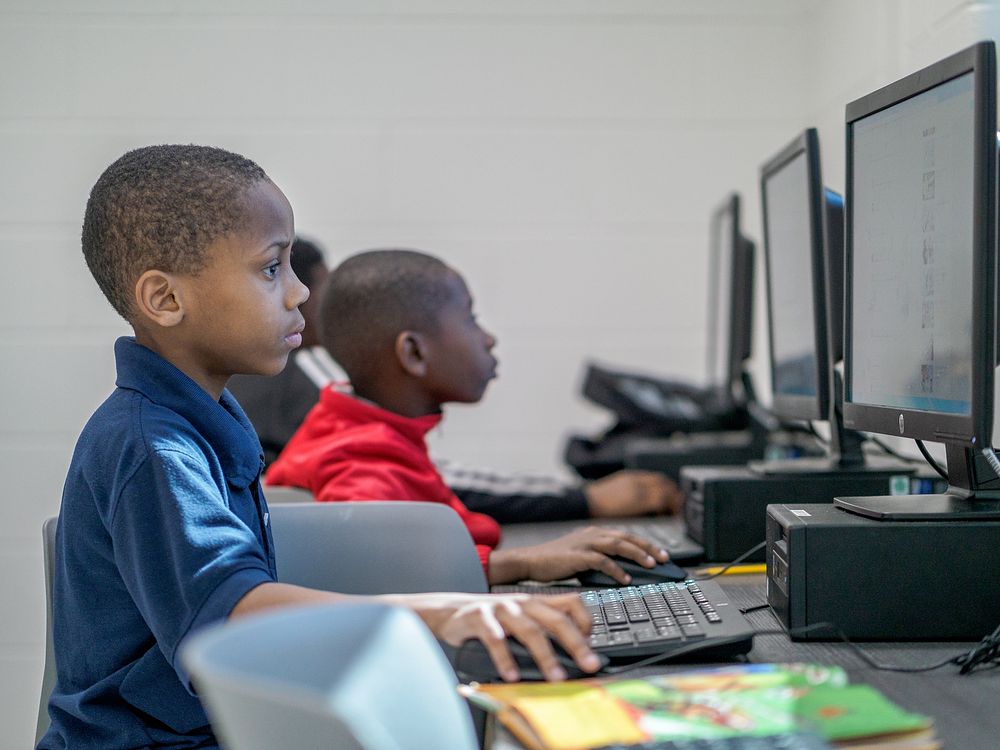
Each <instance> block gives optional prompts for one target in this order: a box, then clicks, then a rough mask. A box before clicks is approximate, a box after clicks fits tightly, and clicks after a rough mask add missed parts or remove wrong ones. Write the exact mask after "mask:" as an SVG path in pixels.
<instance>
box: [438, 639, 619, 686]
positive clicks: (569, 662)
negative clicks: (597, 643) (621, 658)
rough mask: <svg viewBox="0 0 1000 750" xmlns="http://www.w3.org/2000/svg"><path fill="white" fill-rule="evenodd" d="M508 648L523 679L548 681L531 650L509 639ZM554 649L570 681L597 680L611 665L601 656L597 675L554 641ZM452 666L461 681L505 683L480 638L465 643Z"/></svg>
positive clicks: (459, 649)
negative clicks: (581, 679) (586, 678)
mask: <svg viewBox="0 0 1000 750" xmlns="http://www.w3.org/2000/svg"><path fill="white" fill-rule="evenodd" d="M507 646H508V647H509V648H510V653H511V655H512V656H513V657H514V662H515V663H516V664H517V670H518V672H520V673H521V679H522V680H526V681H535V682H538V681H541V680H544V679H545V675H543V674H542V673H541V671H540V670H539V669H538V665H537V664H535V660H534V659H533V658H532V656H531V654H530V653H529V651H528V649H526V648H525V647H524V646H523V645H521V643H520V642H519V641H515V640H513V639H510V640H508V642H507ZM552 650H553V651H554V652H555V655H556V659H558V660H559V664H560V665H562V668H563V669H564V670H565V672H566V678H567V679H570V680H574V679H577V678H580V677H596V676H597V673H599V672H600V671H601V670H602V669H604V668H605V667H606V666H607V665H608V663H609V659H608V657H607V656H605V655H604V654H601V653H598V654H597V658H598V659H600V662H601V666H600V668H599V669H598V670H597V672H594V673H591V672H585V671H583V670H582V669H580V667H579V665H578V664H577V663H576V662H575V661H573V657H571V656H570V655H569V654H568V653H566V651H565V649H563V647H562V646H560V645H559V644H558V643H556V642H555V641H553V642H552ZM452 663H453V664H454V667H455V673H456V674H457V675H458V678H459V679H460V680H463V681H467V682H503V678H502V677H501V676H500V673H499V672H497V668H496V665H495V664H494V663H493V660H492V659H491V658H490V652H489V651H487V650H486V646H484V645H483V642H482V641H480V640H479V639H477V638H473V639H472V640H468V641H465V642H464V643H463V644H462V645H461V646H460V647H459V648H458V649H456V650H455V652H454V656H452Z"/></svg>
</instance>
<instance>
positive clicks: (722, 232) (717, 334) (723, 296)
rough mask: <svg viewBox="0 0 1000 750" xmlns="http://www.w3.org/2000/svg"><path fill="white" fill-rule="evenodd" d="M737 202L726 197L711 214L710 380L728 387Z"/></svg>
mask: <svg viewBox="0 0 1000 750" xmlns="http://www.w3.org/2000/svg"><path fill="white" fill-rule="evenodd" d="M734 208H735V202H734V201H727V202H726V203H725V204H724V205H723V206H722V207H720V208H719V209H718V210H716V212H715V213H714V214H713V215H712V225H711V230H710V232H711V248H710V250H711V255H710V268H709V295H708V382H709V386H710V387H713V388H718V389H724V388H728V387H729V384H730V383H729V379H730V362H731V359H732V345H733V342H732V315H733V272H734V267H733V261H734V247H733V245H734V239H735V232H736V217H735V210H734Z"/></svg>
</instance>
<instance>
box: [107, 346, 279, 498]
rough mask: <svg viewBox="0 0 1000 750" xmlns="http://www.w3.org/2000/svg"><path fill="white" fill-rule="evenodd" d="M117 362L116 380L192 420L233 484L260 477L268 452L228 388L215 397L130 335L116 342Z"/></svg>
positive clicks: (119, 383) (245, 485)
mask: <svg viewBox="0 0 1000 750" xmlns="http://www.w3.org/2000/svg"><path fill="white" fill-rule="evenodd" d="M115 362H116V365H117V369H118V379H117V380H116V381H115V385H117V386H118V387H119V388H126V389H129V390H133V391H137V392H139V393H141V394H142V395H144V396H145V397H146V398H148V399H149V400H150V401H152V402H153V403H155V404H158V405H159V406H162V407H164V408H166V409H170V410H171V411H173V412H175V413H177V414H179V415H180V416H181V417H183V418H184V419H186V420H187V421H188V422H190V423H191V424H192V426H194V428H195V429H196V430H197V431H198V432H199V433H200V434H201V435H202V437H204V438H205V440H207V441H208V443H209V445H210V446H211V447H212V450H214V451H215V453H216V455H217V456H218V457H219V461H220V462H221V463H222V469H223V471H224V472H225V475H226V478H227V479H228V480H229V481H230V482H231V483H232V484H234V485H236V486H242V487H248V486H249V485H250V483H251V482H253V480H254V479H256V478H257V476H258V474H260V470H261V468H262V467H263V465H264V452H263V450H262V449H261V447H260V440H259V439H258V438H257V433H256V432H255V431H254V428H253V425H251V424H250V420H249V419H247V416H246V414H244V413H243V409H241V408H240V405H239V404H238V403H237V402H236V399H235V398H233V396H232V395H231V394H230V393H229V391H228V390H223V391H222V398H220V399H219V400H218V401H215V400H214V399H213V398H212V397H211V396H210V395H209V394H208V392H207V391H205V389H204V388H202V387H201V386H199V385H198V384H197V383H195V382H194V381H193V380H192V379H191V378H189V377H188V376H187V375H185V374H184V373H183V372H181V371H180V370H178V369H177V368H176V367H174V365H172V364H171V363H170V362H168V361H167V360H165V359H164V358H163V357H161V356H160V355H159V354H157V353H156V352H154V351H152V350H151V349H147V348H146V347H145V346H143V345H142V344H139V343H137V342H136V340H135V339H134V338H132V337H131V336H122V337H121V338H120V339H118V340H117V341H116V342H115Z"/></svg>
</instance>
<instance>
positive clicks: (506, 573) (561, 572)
mask: <svg viewBox="0 0 1000 750" xmlns="http://www.w3.org/2000/svg"><path fill="white" fill-rule="evenodd" d="M609 555H618V556H619V557H627V558H628V559H630V560H635V561H636V562H637V563H639V564H640V565H642V566H643V567H646V568H651V567H653V566H654V565H655V564H656V563H657V562H666V561H667V560H668V559H669V556H668V555H667V552H666V550H663V549H660V547H659V546H657V545H656V544H654V543H653V542H651V541H649V540H647V539H643V538H642V537H640V536H636V535H635V534H629V533H627V532H624V531H616V530H614V529H602V528H598V527H596V526H589V527H587V528H585V529H579V530H578V531H574V532H572V533H569V534H566V535H565V536H561V537H559V538H558V539H553V540H552V541H551V542H545V543H544V544H536V545H534V546H532V547H518V548H516V549H510V550H503V549H500V550H496V551H495V552H493V554H492V555H490V576H489V577H490V583H511V582H514V581H520V580H524V579H530V580H533V581H555V580H559V579H560V578H568V577H570V576H572V575H573V574H574V573H578V572H580V571H581V570H600V571H602V572H603V573H607V574H608V575H609V576H611V577H612V578H614V579H615V580H616V581H618V582H619V583H621V584H622V585H627V584H628V583H630V582H631V580H632V577H631V576H629V575H628V574H627V573H626V572H625V571H624V570H622V568H621V566H620V565H618V563H616V562H615V561H614V560H612V559H611V558H610V557H609Z"/></svg>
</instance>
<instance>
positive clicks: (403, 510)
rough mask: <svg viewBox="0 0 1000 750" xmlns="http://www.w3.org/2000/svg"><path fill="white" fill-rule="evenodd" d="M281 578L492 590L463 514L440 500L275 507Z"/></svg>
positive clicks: (364, 590) (319, 584)
mask: <svg viewBox="0 0 1000 750" xmlns="http://www.w3.org/2000/svg"><path fill="white" fill-rule="evenodd" d="M269 509H270V514H271V532H272V534H273V535H274V548H275V555H276V558H277V564H278V580H279V581H281V582H283V583H295V584H298V585H300V586H308V587H310V588H316V589H324V590H327V591H339V592H341V593H344V594H407V593H422V592H429V591H463V592H468V593H485V592H486V591H488V590H489V589H488V586H487V583H486V575H485V573H484V572H483V566H482V565H481V564H480V562H479V556H478V555H477V554H476V548H475V545H474V544H473V542H472V537H471V536H470V535H469V531H468V529H467V528H466V527H465V524H464V523H462V519H461V518H460V517H459V515H458V514H457V513H456V512H455V511H454V510H452V509H451V508H449V507H447V506H445V505H441V504H440V503H415V502H392V501H369V500H365V501H363V502H347V503H339V502H338V503H317V502H311V503H291V504H285V503H279V504H277V505H272V506H269Z"/></svg>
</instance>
